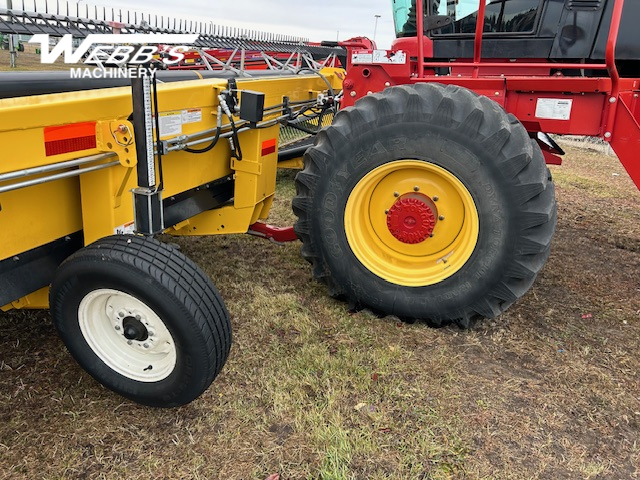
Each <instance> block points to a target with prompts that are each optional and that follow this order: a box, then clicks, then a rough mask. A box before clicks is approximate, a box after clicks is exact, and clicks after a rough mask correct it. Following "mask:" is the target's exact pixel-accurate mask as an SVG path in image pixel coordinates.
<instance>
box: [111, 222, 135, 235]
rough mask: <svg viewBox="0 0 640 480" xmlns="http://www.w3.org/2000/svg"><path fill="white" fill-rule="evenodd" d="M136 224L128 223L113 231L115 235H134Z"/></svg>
mask: <svg viewBox="0 0 640 480" xmlns="http://www.w3.org/2000/svg"><path fill="white" fill-rule="evenodd" d="M135 226H136V225H135V223H134V222H133V221H131V222H127V223H125V224H123V225H120V226H119V227H116V228H114V229H113V233H114V234H115V235H133V234H134V233H135Z"/></svg>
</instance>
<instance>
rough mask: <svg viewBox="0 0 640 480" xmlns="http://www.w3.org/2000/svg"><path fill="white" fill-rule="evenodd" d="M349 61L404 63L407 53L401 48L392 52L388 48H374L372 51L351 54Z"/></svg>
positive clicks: (358, 62) (357, 62)
mask: <svg viewBox="0 0 640 480" xmlns="http://www.w3.org/2000/svg"><path fill="white" fill-rule="evenodd" d="M351 63H353V64H354V65H357V64H363V63H364V64H372V63H380V64H386V63H395V64H405V63H407V54H406V53H404V52H403V51H402V50H398V51H397V52H393V51H390V50H374V51H373V52H370V53H369V52H367V53H364V52H357V53H354V54H352V55H351Z"/></svg>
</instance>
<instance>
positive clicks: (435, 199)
mask: <svg viewBox="0 0 640 480" xmlns="http://www.w3.org/2000/svg"><path fill="white" fill-rule="evenodd" d="M432 200H433V201H434V202H437V201H438V200H440V198H439V197H433V198H432Z"/></svg>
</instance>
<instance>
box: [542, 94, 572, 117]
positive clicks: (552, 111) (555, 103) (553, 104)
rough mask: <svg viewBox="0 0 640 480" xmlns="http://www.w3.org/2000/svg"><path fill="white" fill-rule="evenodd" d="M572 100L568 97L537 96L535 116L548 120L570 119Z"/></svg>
mask: <svg viewBox="0 0 640 480" xmlns="http://www.w3.org/2000/svg"><path fill="white" fill-rule="evenodd" d="M572 106H573V100H571V99H569V98H539V99H538V104H537V105H536V117H537V118H546V119H548V120H570V119H571V107H572Z"/></svg>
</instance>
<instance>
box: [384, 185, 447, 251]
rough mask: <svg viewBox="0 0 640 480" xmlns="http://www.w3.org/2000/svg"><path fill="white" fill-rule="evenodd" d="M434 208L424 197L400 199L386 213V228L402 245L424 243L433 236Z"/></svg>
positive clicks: (429, 200)
mask: <svg viewBox="0 0 640 480" xmlns="http://www.w3.org/2000/svg"><path fill="white" fill-rule="evenodd" d="M434 210H435V206H434V205H433V203H432V202H431V199H430V198H429V197H427V196H425V195H419V194H418V195H416V194H412V195H411V196H407V197H402V198H400V199H398V200H397V201H396V203H394V204H393V206H392V207H391V208H390V209H389V212H388V213H387V227H388V228H389V231H390V232H391V235H393V236H394V237H395V238H396V239H398V240H399V241H401V242H402V243H408V244H416V243H420V242H424V241H425V240H426V239H427V238H429V237H430V236H431V235H432V234H433V229H434V228H435V226H436V213H434Z"/></svg>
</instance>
